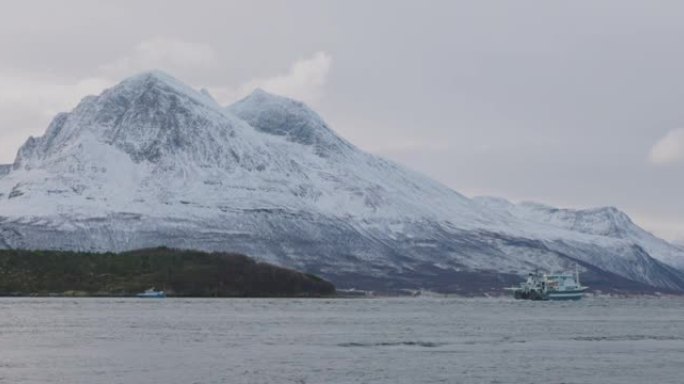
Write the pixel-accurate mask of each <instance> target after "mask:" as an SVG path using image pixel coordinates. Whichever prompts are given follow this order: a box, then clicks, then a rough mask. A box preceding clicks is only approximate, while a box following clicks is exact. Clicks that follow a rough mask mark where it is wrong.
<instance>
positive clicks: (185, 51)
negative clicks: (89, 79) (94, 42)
mask: <svg viewBox="0 0 684 384" xmlns="http://www.w3.org/2000/svg"><path fill="white" fill-rule="evenodd" d="M216 67H218V59H217V54H216V51H215V50H214V48H213V47H212V46H210V45H208V44H202V43H192V42H187V41H181V40H175V39H169V38H155V39H150V40H145V41H142V42H140V43H139V44H138V45H137V46H136V47H135V48H134V50H133V52H132V53H131V54H130V55H127V56H125V57H122V58H120V59H118V60H116V61H114V62H113V63H110V64H105V65H103V66H101V67H100V70H101V72H102V73H103V74H104V75H106V76H108V77H115V78H120V77H123V76H128V75H131V74H134V73H137V72H141V71H147V70H150V69H161V70H165V71H168V72H170V73H172V74H174V73H182V72H185V71H188V70H208V69H213V68H216Z"/></svg>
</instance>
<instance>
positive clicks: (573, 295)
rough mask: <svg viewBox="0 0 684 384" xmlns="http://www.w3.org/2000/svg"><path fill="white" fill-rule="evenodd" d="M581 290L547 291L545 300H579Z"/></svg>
mask: <svg viewBox="0 0 684 384" xmlns="http://www.w3.org/2000/svg"><path fill="white" fill-rule="evenodd" d="M582 293H583V291H570V292H548V293H547V294H546V298H547V300H580V299H581V298H582Z"/></svg>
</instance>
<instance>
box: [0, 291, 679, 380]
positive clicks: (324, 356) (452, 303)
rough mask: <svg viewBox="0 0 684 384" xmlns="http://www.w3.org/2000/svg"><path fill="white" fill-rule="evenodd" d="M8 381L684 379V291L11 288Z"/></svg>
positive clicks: (4, 367) (6, 318) (0, 371)
mask: <svg viewBox="0 0 684 384" xmlns="http://www.w3.org/2000/svg"><path fill="white" fill-rule="evenodd" d="M0 383H12V384H24V383H88V384H99V383H127V384H129V383H165V384H169V383H178V384H189V383H620V384H625V383H678V384H679V383H684V300H683V299H673V298H649V299H606V298H588V299H585V300H583V301H580V302H528V301H513V300H507V299H456V298H444V299H442V298H392V299H350V300H346V299H344V300H343V299H334V300H291V299H230V300H227V299H223V300H221V299H219V300H199V299H194V300H184V299H162V300H159V299H151V300H138V299H66V298H56V299H40V298H36V299H0Z"/></svg>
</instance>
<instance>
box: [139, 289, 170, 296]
mask: <svg viewBox="0 0 684 384" xmlns="http://www.w3.org/2000/svg"><path fill="white" fill-rule="evenodd" d="M136 297H142V298H157V299H160V298H164V297H166V293H164V291H156V290H155V289H154V288H150V289H148V290H146V291H145V292H141V293H138V294H137V295H136Z"/></svg>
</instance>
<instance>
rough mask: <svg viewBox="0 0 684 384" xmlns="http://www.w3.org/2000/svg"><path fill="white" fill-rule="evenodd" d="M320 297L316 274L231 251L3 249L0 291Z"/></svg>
mask: <svg viewBox="0 0 684 384" xmlns="http://www.w3.org/2000/svg"><path fill="white" fill-rule="evenodd" d="M151 287H155V288H156V289H159V290H164V291H165V292H166V293H167V294H168V295H169V296H181V297H318V296H328V295H333V294H334V293H335V287H334V286H333V285H332V284H331V283H329V282H327V281H325V280H323V279H321V278H319V277H317V276H314V275H310V274H305V273H301V272H297V271H293V270H290V269H286V268H281V267H277V266H274V265H271V264H266V263H260V262H257V261H255V260H253V259H251V258H249V257H247V256H244V255H239V254H230V253H205V252H197V251H186V250H174V249H168V248H154V249H143V250H137V251H130V252H125V253H119V254H115V253H88V252H63V251H29V250H0V296H50V295H54V296H134V295H135V294H136V293H139V292H142V291H144V290H145V289H148V288H151Z"/></svg>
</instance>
